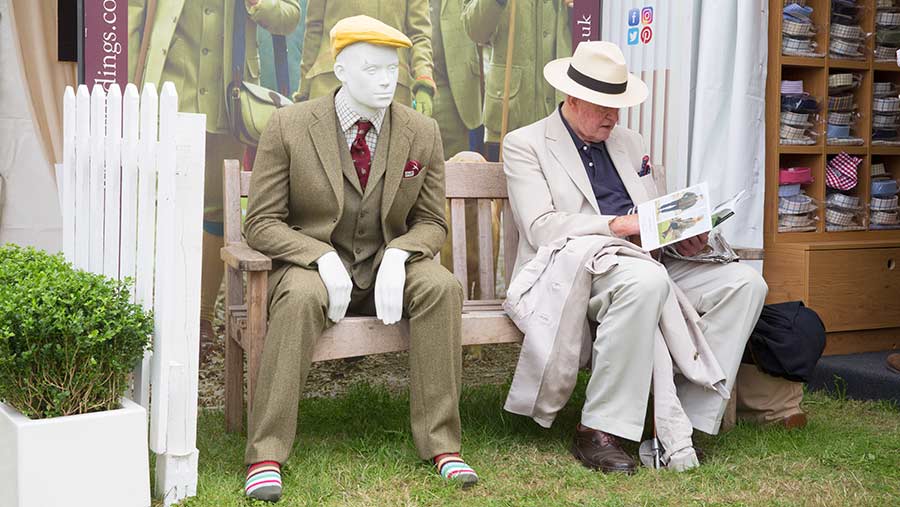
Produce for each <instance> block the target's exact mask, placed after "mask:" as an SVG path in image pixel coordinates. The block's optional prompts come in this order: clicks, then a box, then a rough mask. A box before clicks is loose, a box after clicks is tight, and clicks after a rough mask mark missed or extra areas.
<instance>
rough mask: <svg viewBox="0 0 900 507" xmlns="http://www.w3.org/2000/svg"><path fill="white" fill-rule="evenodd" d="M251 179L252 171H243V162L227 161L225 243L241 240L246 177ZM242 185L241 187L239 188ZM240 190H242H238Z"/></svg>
mask: <svg viewBox="0 0 900 507" xmlns="http://www.w3.org/2000/svg"><path fill="white" fill-rule="evenodd" d="M245 175H246V176H247V178H246V179H247V181H250V173H249V172H247V171H241V163H240V162H238V161H237V160H226V161H225V175H224V178H225V196H224V206H225V244H226V245H228V244H231V243H239V242H240V241H241V196H242V195H247V194H246V192H245V190H244V185H243V182H244V177H245ZM238 185H240V188H238ZM238 190H240V191H239V192H238Z"/></svg>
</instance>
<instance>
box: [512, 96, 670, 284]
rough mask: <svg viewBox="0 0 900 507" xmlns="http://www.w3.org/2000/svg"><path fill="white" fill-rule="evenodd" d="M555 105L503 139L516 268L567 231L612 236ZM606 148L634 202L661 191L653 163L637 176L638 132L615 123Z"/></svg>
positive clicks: (659, 175)
mask: <svg viewBox="0 0 900 507" xmlns="http://www.w3.org/2000/svg"><path fill="white" fill-rule="evenodd" d="M560 114H561V113H560V112H559V111H558V110H557V111H556V112H554V113H552V114H551V115H550V116H548V117H546V118H544V119H543V120H541V121H538V122H536V123H533V124H531V125H529V126H527V127H524V128H521V129H518V130H515V131H513V132H510V133H509V134H508V135H507V136H506V139H505V140H504V142H503V170H504V172H505V173H506V185H507V187H508V189H509V203H510V206H511V207H512V212H513V217H514V218H515V220H516V225H517V226H518V228H519V231H520V233H521V236H520V239H519V250H518V252H517V257H516V266H515V271H514V272H513V277H515V275H516V274H517V273H518V272H519V269H521V267H522V266H523V265H525V264H526V263H528V261H530V260H531V259H532V258H533V257H534V256H535V254H536V253H537V251H538V249H539V248H540V247H542V246H547V245H549V244H550V243H552V242H554V241H556V240H558V239H560V238H565V237H577V236H587V235H591V234H602V235H606V236H611V235H612V233H611V232H610V230H609V221H610V220H612V219H613V218H614V217H612V216H608V215H602V214H601V213H600V208H599V207H598V206H597V199H596V198H595V197H594V192H593V190H592V189H591V183H590V181H589V180H588V177H587V173H586V172H585V170H584V164H583V163H582V161H581V157H580V155H579V154H578V150H577V148H576V147H575V143H573V142H572V136H571V135H570V134H569V131H568V130H567V129H566V127H565V125H564V124H563V122H562V117H561V116H560ZM606 148H607V150H608V151H609V155H610V158H612V161H613V164H615V166H616V170H617V171H618V172H619V176H620V177H621V178H622V182H623V183H624V184H625V189H626V190H628V194H629V196H631V199H632V201H634V203H635V204H640V203H642V202H645V201H648V200H650V199H654V198H656V197H658V196H659V195H661V192H662V193H664V192H665V181H664V175H663V174H662V172H661V171H657V170H656V169H655V168H654V169H652V170H651V173H650V174H648V175H646V176H642V177H639V176H638V172H639V171H640V169H641V160H642V158H643V155H644V153H645V151H644V149H643V141H642V139H641V135H640V134H638V133H637V132H635V131H633V130H629V129H627V128H625V127H622V126H616V127H614V128H613V130H612V133H611V134H610V136H609V139H607V140H606Z"/></svg>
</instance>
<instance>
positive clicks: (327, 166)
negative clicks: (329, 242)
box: [308, 95, 358, 215]
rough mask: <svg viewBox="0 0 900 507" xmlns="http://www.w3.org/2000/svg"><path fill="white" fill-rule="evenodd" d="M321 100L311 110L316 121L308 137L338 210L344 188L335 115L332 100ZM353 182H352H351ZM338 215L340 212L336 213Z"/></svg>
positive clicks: (340, 205)
mask: <svg viewBox="0 0 900 507" xmlns="http://www.w3.org/2000/svg"><path fill="white" fill-rule="evenodd" d="M327 97H330V99H329V98H323V100H322V103H321V105H320V107H317V108H316V109H314V110H313V116H315V117H316V120H315V121H313V122H312V123H310V125H309V127H308V128H309V135H310V137H311V138H312V140H313V144H314V145H315V147H316V154H318V156H319V162H321V164H322V170H323V171H325V174H326V175H327V176H328V182H329V183H330V184H331V189H332V190H333V191H334V196H335V198H336V199H337V203H338V209H339V210H340V209H343V206H344V186H343V185H342V184H341V158H340V153H341V152H340V151H338V150H339V149H340V148H341V147H340V145H339V144H338V138H337V129H338V127H337V113H336V112H335V109H334V98H333V96H331V95H328V96H327ZM322 132H331V133H332V134H331V135H327V134H326V135H321V134H322ZM355 176H356V175H355V174H354V177H355ZM351 181H353V180H351ZM357 184H358V182H357ZM338 214H339V215H340V211H339V212H338Z"/></svg>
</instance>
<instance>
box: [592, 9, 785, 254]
mask: <svg viewBox="0 0 900 507" xmlns="http://www.w3.org/2000/svg"><path fill="white" fill-rule="evenodd" d="M645 10H649V11H650V16H649V21H650V22H649V23H645V21H647V20H646V19H645V18H644V17H643V16H634V13H643V12H644V11H645ZM767 16H768V6H767V2H766V1H765V0H740V1H738V0H690V1H685V0H617V1H615V2H610V1H607V2H603V20H602V29H601V37H602V39H603V40H608V41H611V42H614V43H616V44H618V45H619V46H620V47H621V48H622V50H623V52H624V53H625V59H626V61H627V62H628V66H629V69H630V70H631V71H632V72H635V73H637V74H638V75H639V76H640V77H641V79H643V80H644V82H646V83H647V85H648V86H649V87H650V98H649V99H648V101H647V102H646V103H644V104H642V105H641V106H639V107H634V108H630V109H629V110H628V111H627V112H624V113H623V114H620V117H619V118H620V119H619V123H620V124H622V125H625V126H627V127H630V128H632V129H635V130H638V131H640V132H641V134H642V135H643V136H644V142H645V144H646V145H647V146H648V151H649V152H650V155H651V158H652V159H653V161H654V162H655V163H657V164H664V165H665V167H666V181H667V183H668V187H669V191H674V190H676V189H678V188H684V187H685V186H688V185H691V184H695V183H700V182H703V181H706V182H708V183H709V187H710V192H711V194H712V196H711V197H712V199H713V202H716V203H718V202H721V201H724V200H725V199H727V198H729V197H731V196H732V195H734V194H735V193H737V192H738V191H739V190H742V189H746V190H747V192H748V193H749V194H750V199H749V201H746V202H745V203H744V206H743V208H742V209H741V210H740V211H739V213H738V214H737V215H736V216H735V217H733V218H732V219H731V220H729V221H728V222H727V223H726V224H725V225H724V226H723V231H724V232H725V235H726V237H727V238H728V240H729V242H730V243H731V244H732V245H735V246H741V247H762V244H763V193H764V181H765V180H764V174H765V157H764V154H765V136H764V132H765V123H764V121H765V117H764V112H765V86H766V61H767V46H768V44H767V33H768V32H767V30H768V21H767ZM645 27H646V28H647V29H649V30H650V33H652V38H651V39H650V40H649V42H646V43H645V42H644V40H643V39H641V38H639V37H638V36H637V34H638V33H643V31H644V29H645ZM757 267H758V266H757Z"/></svg>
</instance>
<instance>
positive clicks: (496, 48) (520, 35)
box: [462, 0, 572, 142]
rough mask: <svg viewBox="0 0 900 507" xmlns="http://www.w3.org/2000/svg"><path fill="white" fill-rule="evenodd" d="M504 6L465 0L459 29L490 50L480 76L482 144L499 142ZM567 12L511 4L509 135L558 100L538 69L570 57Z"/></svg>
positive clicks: (554, 5) (535, 1)
mask: <svg viewBox="0 0 900 507" xmlns="http://www.w3.org/2000/svg"><path fill="white" fill-rule="evenodd" d="M508 5H509V2H504V5H500V3H498V1H497V0H465V4H464V7H463V18H462V20H463V26H464V27H465V29H466V32H467V33H468V34H469V37H471V39H472V40H473V41H475V42H477V43H478V44H486V45H488V46H490V49H491V57H490V60H489V61H490V64H489V65H488V68H487V75H486V76H485V97H484V126H485V129H487V131H488V132H487V134H488V135H487V137H488V139H487V140H488V141H492V142H497V141H499V134H500V124H501V121H502V109H503V83H504V77H505V75H506V48H507V40H508V34H509V32H508V30H509V10H508ZM571 13H572V10H571V9H569V8H568V7H566V6H565V4H564V2H563V0H549V1H548V0H517V3H516V27H515V29H516V33H515V38H514V42H513V44H514V48H513V61H512V68H511V73H512V76H511V79H510V89H509V130H510V131H512V130H515V129H517V128H519V127H523V126H525V125H528V124H529V123H531V122H534V121H537V120H539V119H541V118H543V117H545V116H547V115H548V114H550V113H551V112H553V109H554V108H555V107H556V105H557V104H559V103H560V102H561V101H562V100H563V95H562V94H560V93H558V92H557V91H556V90H555V89H554V88H553V87H552V86H550V83H548V82H547V81H546V80H545V79H544V74H543V71H544V65H546V64H547V62H549V61H551V60H555V59H556V58H563V57H568V56H572V29H571V22H570V20H571Z"/></svg>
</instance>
